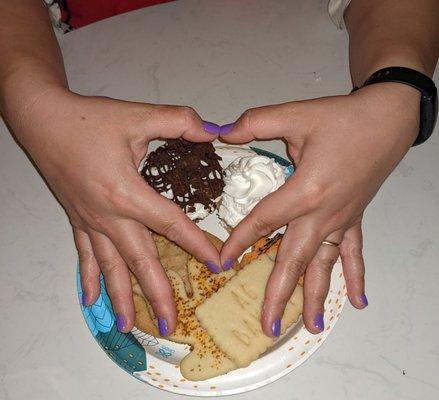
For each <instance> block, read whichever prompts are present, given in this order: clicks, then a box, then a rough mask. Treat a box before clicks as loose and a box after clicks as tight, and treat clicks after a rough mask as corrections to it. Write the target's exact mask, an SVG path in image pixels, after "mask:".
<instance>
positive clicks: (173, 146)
mask: <svg viewBox="0 0 439 400" xmlns="http://www.w3.org/2000/svg"><path fill="white" fill-rule="evenodd" d="M220 160H221V157H220V156H219V155H218V154H216V153H215V148H214V147H213V145H212V143H192V142H188V141H186V140H183V139H172V140H168V141H166V143H165V144H164V145H163V146H160V147H159V148H157V150H155V151H153V152H151V153H150V154H149V155H148V156H147V157H146V160H145V163H144V165H143V168H142V171H141V174H142V176H143V178H144V179H145V181H146V182H147V183H148V185H150V186H151V187H153V188H154V189H155V190H156V191H157V192H158V193H160V194H162V195H163V196H165V197H167V198H168V199H171V200H172V201H174V202H175V203H176V204H178V205H179V206H180V207H181V209H182V210H183V211H184V212H185V213H186V214H187V215H188V216H189V217H190V218H191V219H193V220H199V219H202V218H204V217H206V216H207V215H208V214H209V213H212V212H213V211H215V209H216V207H217V203H218V201H219V199H220V197H221V194H222V191H223V188H224V182H223V169H222V167H221V165H220V163H219V161H220Z"/></svg>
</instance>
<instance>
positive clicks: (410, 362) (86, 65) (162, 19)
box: [0, 0, 439, 400]
mask: <svg viewBox="0 0 439 400" xmlns="http://www.w3.org/2000/svg"><path fill="white" fill-rule="evenodd" d="M60 42H61V47H62V50H63V54H64V57H65V63H66V68H67V72H68V77H69V81H70V85H71V87H72V89H73V90H76V91H79V92H80V93H83V94H99V95H105V96H114V97H118V98H122V99H127V100H139V101H147V102H160V103H169V104H188V105H191V106H193V107H195V108H196V109H197V110H198V111H199V112H200V114H201V115H202V116H203V117H204V118H205V119H208V120H212V121H216V122H218V123H227V122H231V121H233V120H234V119H235V118H236V117H237V116H238V115H239V114H240V113H241V112H242V111H244V110H245V109H246V108H248V107H251V106H256V105H263V104H269V103H277V102H283V101H287V100H291V99H302V98H310V97H317V96H323V95H330V94H338V93H345V92H347V91H348V90H349V88H350V83H349V76H348V61H347V34H346V32H344V31H339V30H337V29H336V28H335V27H334V25H333V24H332V23H331V21H330V19H329V18H328V15H327V14H326V0H312V1H309V0H308V1H305V0H303V1H299V0H297V1H292V0H264V1H262V0H239V1H238V0H209V1H206V0H204V1H203V0H182V1H179V2H176V3H168V4H165V5H161V6H157V7H152V8H149V9H144V10H139V11H135V12H132V13H129V14H125V15H121V16H118V17H115V18H112V19H109V20H106V21H102V22H99V23H97V24H94V25H92V26H89V27H86V28H83V29H80V30H78V31H75V32H73V33H69V34H67V35H65V36H63V37H62V38H61V39H60ZM437 82H438V75H436V83H437ZM0 130H1V135H0V177H1V178H0V207H1V208H0V327H1V333H0V399H2V400H3V399H4V400H9V399H14V400H15V399H44V400H52V399H56V400H59V399H89V400H97V399H131V400H137V399H163V400H164V399H174V398H177V397H179V396H176V395H172V394H169V393H166V392H162V391H159V390H158V389H155V388H152V387H149V386H147V385H145V384H143V383H141V382H138V381H137V380H135V379H134V378H132V377H130V376H128V375H127V374H126V373H125V372H124V371H122V370H121V369H119V368H118V367H117V366H116V365H115V364H113V363H112V361H111V360H110V359H109V358H108V357H107V356H106V355H105V353H104V352H103V351H102V350H101V349H100V348H99V346H98V345H97V344H96V342H95V340H94V339H93V337H92V335H91V334H90V333H89V331H88V329H87V327H86V325H85V323H84V320H83V317H82V315H81V312H80V309H79V307H78V304H77V298H76V288H75V264H76V252H75V248H74V245H73V241H72V236H71V231H70V227H69V224H68V221H67V218H66V216H65V215H64V212H63V211H62V209H61V208H60V206H59V205H58V204H57V202H56V201H55V199H54V198H53V197H52V195H51V194H50V192H49V190H48V189H47V188H46V186H45V185H44V183H43V181H42V179H41V177H40V176H39V175H38V173H37V172H36V171H35V169H34V168H33V167H32V166H31V163H30V162H29V160H28V159H27V158H26V156H25V155H24V153H23V152H22V151H21V150H20V149H19V148H18V147H17V146H16V144H15V143H14V141H13V140H12V138H11V136H10V135H9V133H8V131H7V129H6V127H5V125H4V124H3V123H2V122H0ZM263 146H264V147H266V148H267V149H270V150H274V151H276V152H278V153H281V154H283V153H284V148H283V145H282V144H281V143H280V142H271V143H264V145H263ZM96 156H97V157H98V156H99V154H97V155H96ZM438 156H439V137H438V129H436V132H435V134H433V137H432V138H431V139H430V141H429V142H428V143H427V144H425V145H423V146H421V147H418V148H415V149H412V150H410V152H409V154H408V155H407V156H406V157H405V158H404V160H403V161H402V163H401V164H400V165H399V166H398V168H397V169H396V170H395V172H394V173H393V174H392V175H391V177H390V178H389V179H388V181H387V182H386V183H385V185H384V187H383V188H382V189H381V191H380V192H379V194H378V195H377V197H376V199H375V200H374V201H373V203H372V204H371V205H370V206H369V208H368V210H367V212H366V216H365V223H364V233H365V250H364V253H365V259H366V262H367V294H368V297H369V301H370V306H369V307H368V308H367V309H366V310H365V311H361V312H360V311H355V310H354V309H353V308H352V307H351V306H350V305H347V307H346V308H345V311H344V313H343V315H342V318H341V320H340V322H339V323H338V325H337V327H336V329H335V330H334V332H333V333H332V335H331V336H330V337H329V338H328V340H327V341H326V342H325V343H324V345H323V346H322V348H321V349H320V350H319V351H318V353H317V354H315V355H314V356H313V357H311V359H310V360H308V361H307V362H306V363H305V364H304V365H302V366H301V367H299V368H298V369H296V370H294V371H293V372H292V373H290V374H289V375H287V376H286V377H284V378H282V379H280V380H279V381H277V382H275V383H273V384H271V385H269V386H266V387H264V388H261V389H258V390H256V391H254V392H251V393H247V394H243V395H238V396H234V397H236V398H237V399H252V400H259V399H264V400H265V399H266V398H276V399H279V400H281V399H288V400H291V399H308V400H313V399H316V400H317V399H338V400H341V399H358V400H360V399H374V400H375V399H398V400H399V399H424V400H427V399H438V398H439V381H438V379H437V378H438V376H439V350H438V344H437V340H438V339H437V338H438V337H439V295H438V283H439V268H438V266H439V265H438V264H439V263H438V260H439V246H438V240H439V182H438V175H437V168H438ZM435 177H436V178H435Z"/></svg>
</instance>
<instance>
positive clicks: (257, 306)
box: [131, 234, 303, 381]
mask: <svg viewBox="0 0 439 400" xmlns="http://www.w3.org/2000/svg"><path fill="white" fill-rule="evenodd" d="M208 237H209V239H210V240H211V241H212V243H214V244H215V246H217V247H218V248H220V247H221V245H222V242H221V241H220V240H219V239H218V238H216V237H214V236H213V235H211V234H208ZM280 239H281V235H277V236H276V237H275V238H268V237H267V238H262V239H261V240H260V241H258V242H257V244H256V245H255V246H254V247H253V248H252V251H251V252H250V253H248V255H247V257H246V258H245V259H243V261H242V262H241V264H236V265H235V266H234V267H233V268H232V269H230V270H229V271H224V272H222V273H220V274H213V273H212V272H211V271H210V270H209V269H208V268H207V267H206V266H205V265H204V264H202V263H200V262H198V261H197V260H196V259H195V258H194V257H192V256H188V259H187V264H186V265H185V266H184V267H183V265H182V264H183V262H184V261H183V258H181V257H178V258H177V256H176V257H175V259H174V260H169V256H168V263H167V264H166V263H164V262H163V265H164V268H165V270H166V273H167V275H168V277H169V280H170V282H171V285H172V288H173V292H174V299H175V303H176V307H177V315H178V324H177V328H176V330H175V332H174V333H173V334H171V335H169V336H167V337H166V339H168V340H170V341H173V342H176V343H184V344H187V345H189V346H190V348H191V351H190V352H189V353H188V354H187V355H186V356H185V357H184V358H183V360H182V361H181V362H180V371H181V374H182V375H183V377H184V378H186V379H189V380H192V381H202V380H205V379H209V378H213V377H216V376H219V375H223V374H225V373H227V372H230V371H232V370H235V369H238V368H242V367H246V366H247V365H249V364H250V363H251V362H252V361H254V360H256V359H257V358H258V357H259V356H260V355H261V354H262V353H264V352H265V351H266V350H267V349H269V348H270V347H271V346H273V344H274V343H275V339H273V338H271V337H268V336H265V335H264V333H263V332H262V329H261V325H260V313H261V309H262V302H263V297H264V291H265V284H266V282H267V280H268V276H269V274H270V272H271V270H272V268H273V266H274V260H275V257H276V253H277V248H278V245H279V241H280ZM154 240H155V241H156V243H157V242H158V241H160V242H161V245H162V254H166V253H169V252H174V250H171V246H175V245H173V244H172V243H171V242H169V241H167V239H164V238H163V237H161V236H158V235H155V236H154ZM170 258H171V259H172V258H173V257H172V256H171V257H170ZM171 265H172V267H170V266H171ZM177 265H178V267H177ZM185 276H186V277H187V278H188V279H189V282H190V285H191V290H190V291H188V290H187V288H186V287H185V284H184V282H183V281H184V279H185ZM131 282H132V286H133V293H134V295H133V296H134V304H135V309H136V322H135V325H136V327H137V328H138V329H140V330H142V331H143V332H145V333H149V334H152V335H154V336H157V337H159V336H160V334H159V332H158V329H157V321H156V319H155V317H154V315H153V313H152V309H151V307H150V305H149V303H148V300H147V299H146V298H145V297H144V295H143V293H142V291H141V289H140V287H139V285H138V283H137V281H136V279H135V277H134V276H132V277H131ZM301 285H303V283H302V282H300V283H299V285H298V286H297V287H296V290H295V291H294V293H293V295H292V296H291V298H290V300H289V301H288V303H287V308H286V311H285V314H284V317H283V319H282V324H281V326H282V333H284V332H285V331H286V329H288V328H289V327H290V326H291V325H292V324H293V323H295V322H296V321H297V320H298V319H299V317H300V315H301V313H302V307H303V289H302V286H301ZM230 316H232V318H230Z"/></svg>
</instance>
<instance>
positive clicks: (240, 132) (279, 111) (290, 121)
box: [220, 101, 310, 144]
mask: <svg viewBox="0 0 439 400" xmlns="http://www.w3.org/2000/svg"><path fill="white" fill-rule="evenodd" d="M308 103H310V102H306V101H293V102H289V103H283V104H276V105H270V106H264V107H258V108H251V109H248V110H247V111H245V112H244V113H243V114H242V115H241V116H240V117H239V119H238V120H237V121H236V122H234V123H232V124H227V125H223V126H222V127H221V130H220V138H221V140H222V141H224V142H226V143H233V144H241V143H248V142H250V141H252V140H255V139H261V140H268V139H278V138H284V137H286V136H289V134H290V133H291V132H293V131H294V132H300V131H301V130H303V129H305V128H306V127H307V126H308V125H309V118H308V117H307V115H306V113H307V109H308V108H307V104H308Z"/></svg>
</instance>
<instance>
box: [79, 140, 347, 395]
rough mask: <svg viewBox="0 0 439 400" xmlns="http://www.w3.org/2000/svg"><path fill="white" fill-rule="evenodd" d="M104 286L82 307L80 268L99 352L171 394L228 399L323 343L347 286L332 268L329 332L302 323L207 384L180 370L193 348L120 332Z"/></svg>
mask: <svg viewBox="0 0 439 400" xmlns="http://www.w3.org/2000/svg"><path fill="white" fill-rule="evenodd" d="M218 150H221V153H222V154H223V155H224V154H226V157H227V156H229V157H230V160H229V162H230V161H231V160H232V159H234V158H236V157H237V156H239V155H245V154H251V152H252V151H255V152H256V153H258V154H260V155H264V156H267V157H270V158H272V159H274V160H275V161H276V162H277V163H279V164H280V165H282V166H284V167H288V168H287V173H288V174H292V173H293V172H294V167H293V166H292V165H291V163H290V162H289V161H287V160H286V159H284V158H282V157H280V156H278V155H276V154H273V153H271V152H268V151H266V150H262V149H258V148H254V147H252V148H249V147H246V146H229V145H225V146H221V147H219V148H218ZM217 225H218V224H217ZM213 233H216V232H213ZM100 285H101V293H100V295H99V298H98V299H97V301H96V302H95V304H93V305H92V306H90V307H83V306H82V304H81V298H82V289H81V283H80V279H79V268H78V272H77V290H78V299H79V304H80V306H81V310H82V313H83V315H84V319H85V321H86V323H87V325H88V327H89V329H90V332H91V333H92V335H93V336H94V337H95V339H96V341H97V342H98V343H99V345H100V346H101V348H102V349H103V350H104V351H105V352H106V353H107V355H108V356H109V357H110V358H111V359H112V360H113V361H114V362H115V363H116V364H117V365H119V366H120V367H121V368H122V369H124V370H125V371H126V372H128V373H129V374H130V375H133V376H134V377H136V378H137V379H139V380H141V381H143V382H146V383H148V384H150V385H152V386H155V387H157V388H160V389H163V390H167V391H169V392H173V393H178V394H185V395H191V396H224V395H231V394H237V393H242V392H247V391H250V390H253V389H256V388H259V387H261V386H264V385H266V384H268V383H271V382H274V381H275V380H277V379H279V378H281V377H282V376H284V375H286V374H287V373H289V372H291V371H292V370H293V369H295V368H297V367H298V366H299V365H301V364H302V363H303V362H305V361H306V360H307V359H308V358H309V357H310V356H311V355H312V354H313V353H314V352H315V351H316V350H317V349H318V348H319V347H320V346H321V345H322V344H323V342H324V341H325V339H326V338H327V337H328V335H329V334H330V333H331V331H332V329H333V328H334V326H335V324H336V322H337V321H338V319H339V317H340V314H341V311H342V309H343V306H344V304H345V300H346V284H345V281H344V277H343V273H342V267H341V263H340V260H338V261H337V263H336V264H335V266H334V270H333V273H332V277H331V285H330V291H329V294H328V297H327V299H326V302H325V317H324V319H325V330H324V331H323V332H322V333H321V334H318V335H313V334H311V333H309V332H308V331H307V330H306V329H305V327H304V326H303V321H302V320H300V321H299V322H298V323H297V324H296V325H295V326H293V327H292V328H290V329H289V330H288V332H287V333H286V334H285V335H284V337H283V338H281V339H280V340H279V341H278V342H277V343H276V344H275V346H274V347H273V348H272V349H271V350H270V351H269V352H267V353H266V354H264V355H263V356H262V357H260V358H259V359H258V360H256V361H255V362H253V363H252V364H251V365H250V366H248V367H247V368H243V369H238V370H236V371H232V372H229V373H228V374H226V375H223V376H220V377H217V378H212V379H209V380H206V381H200V382H192V381H188V380H186V379H184V378H183V376H182V375H181V373H180V368H179V361H180V360H181V359H182V358H183V357H184V356H185V354H187V352H188V351H189V347H188V346H186V345H182V344H177V343H173V342H170V341H167V340H164V339H160V338H155V337H154V336H152V335H149V334H146V333H144V332H142V331H140V330H138V329H136V328H134V329H133V330H132V331H131V332H130V333H121V332H119V331H118V330H117V328H116V323H115V316H114V312H113V309H112V306H111V301H110V298H109V297H108V294H107V291H106V288H105V282H104V279H103V277H102V276H101V279H100Z"/></svg>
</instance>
